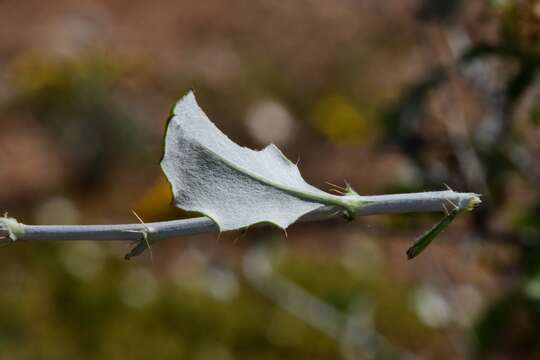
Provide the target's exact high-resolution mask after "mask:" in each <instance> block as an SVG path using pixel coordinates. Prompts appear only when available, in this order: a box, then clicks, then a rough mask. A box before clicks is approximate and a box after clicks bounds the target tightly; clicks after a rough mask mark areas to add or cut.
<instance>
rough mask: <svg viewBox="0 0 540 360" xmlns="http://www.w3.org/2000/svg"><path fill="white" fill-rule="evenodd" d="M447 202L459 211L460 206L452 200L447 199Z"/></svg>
mask: <svg viewBox="0 0 540 360" xmlns="http://www.w3.org/2000/svg"><path fill="white" fill-rule="evenodd" d="M446 201H448V202H449V203H450V205H452V206H453V207H454V209H458V208H459V206H457V205H456V203H454V202H453V201H452V200H450V199H446Z"/></svg>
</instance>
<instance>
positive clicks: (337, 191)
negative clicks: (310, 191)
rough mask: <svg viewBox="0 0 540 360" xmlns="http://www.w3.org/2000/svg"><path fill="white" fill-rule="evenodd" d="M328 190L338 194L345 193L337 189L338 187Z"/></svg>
mask: <svg viewBox="0 0 540 360" xmlns="http://www.w3.org/2000/svg"><path fill="white" fill-rule="evenodd" d="M328 191H332V192H335V193H336V194H339V195H345V193H344V192H343V191H341V190H338V189H330V190H328Z"/></svg>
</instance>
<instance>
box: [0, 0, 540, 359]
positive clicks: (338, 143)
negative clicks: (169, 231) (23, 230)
mask: <svg viewBox="0 0 540 360" xmlns="http://www.w3.org/2000/svg"><path fill="white" fill-rule="evenodd" d="M539 67H540V2H537V1H524V0H516V1H510V0H496V1H481V0H475V1H458V0H436V1H435V0H433V1H429V0H400V1H391V2H383V1H378V0H361V1H360V0H339V1H327V0H302V1H266V0H263V1H246V0H232V1H231V0H230V1H218V0H210V1H196V2H195V1H161V2H157V1H156V2H152V1H137V2H128V1H122V0H102V1H63V0H50V1H35V0H27V1H15V0H0V210H1V211H9V215H10V216H14V217H16V218H17V219H19V220H20V221H21V222H24V223H32V224H74V223H79V224H80V223H82V224H87V223H120V222H136V221H137V219H136V218H135V217H134V216H133V215H132V214H131V211H130V210H131V209H135V210H136V211H137V213H138V214H139V215H140V216H141V217H142V218H143V219H144V220H145V221H148V222H149V221H154V220H164V219H173V218H181V217H186V216H187V214H185V213H183V212H181V211H180V210H177V209H173V208H171V206H170V205H169V201H170V194H169V189H168V186H167V185H166V182H165V181H164V179H163V176H162V174H161V170H160V168H159V159H160V156H161V146H162V144H161V137H162V134H163V128H164V124H165V121H166V118H167V114H168V112H169V109H170V108H171V107H172V105H173V104H174V102H175V101H176V100H177V99H178V98H179V97H181V96H182V95H184V94H185V93H186V92H187V91H188V90H189V89H193V90H194V91H195V93H196V95H197V98H198V101H199V103H200V104H201V106H202V108H203V109H204V110H205V111H206V112H207V114H208V115H209V117H210V118H211V119H212V120H213V121H214V122H215V123H216V124H217V125H218V127H220V128H221V129H222V130H223V131H224V132H225V133H226V134H228V135H229V136H230V137H231V138H232V139H233V140H235V141H237V142H238V143H240V144H243V145H246V146H249V147H252V148H262V147H264V146H265V145H267V144H268V143H270V142H273V143H276V144H277V145H278V146H279V147H280V148H281V149H282V150H283V151H284V153H285V154H287V156H288V157H289V158H290V159H292V160H293V161H296V160H297V159H299V166H300V169H301V171H302V173H303V174H304V175H305V178H306V179H307V180H308V181H309V182H310V183H312V184H314V185H316V186H318V187H320V188H323V189H328V188H329V186H328V185H327V184H326V183H325V182H326V181H328V182H331V183H336V184H343V181H344V180H345V179H346V180H347V181H348V182H350V183H351V184H352V186H353V188H355V190H356V191H357V192H359V193H361V194H382V193H393V192H408V191H422V190H441V189H444V186H445V185H444V184H448V185H449V186H450V187H452V188H453V189H455V190H458V191H475V192H478V193H481V194H482V195H483V204H482V206H481V208H479V209H477V211H475V212H473V213H470V214H467V216H462V218H461V219H458V221H457V222H456V223H455V224H453V225H452V226H451V227H450V228H449V229H448V230H447V231H446V232H445V233H444V234H443V235H442V236H441V237H440V238H439V239H437V240H436V242H435V243H434V244H433V245H432V246H431V247H430V248H429V249H428V250H427V251H426V252H425V253H423V254H422V255H421V256H420V257H419V258H417V259H414V260H413V261H407V259H406V256H405V250H406V249H407V247H408V246H409V244H410V242H411V241H412V240H413V239H414V238H415V236H417V235H418V234H420V233H422V232H423V231H424V230H425V229H427V228H429V227H430V226H431V225H432V224H433V223H435V222H436V221H437V220H438V219H439V218H440V216H441V215H440V214H435V215H433V214H416V215H401V216H376V217H370V218H361V219H357V220H355V221H354V222H353V223H346V222H345V221H343V220H335V221H328V222H321V223H313V224H299V225H294V226H292V227H291V228H290V229H289V231H288V238H286V239H285V238H284V236H283V233H282V232H280V231H277V230H275V229H271V228H260V229H253V230H250V231H249V232H248V233H247V234H239V233H227V234H222V235H221V236H220V237H219V238H218V236H217V234H210V235H206V236H194V237H186V238H179V239H174V240H170V241H163V242H161V243H159V244H156V245H154V246H153V248H152V249H153V257H154V261H153V262H152V261H151V260H150V257H149V254H148V253H146V254H144V255H142V256H141V257H139V258H136V259H134V260H132V261H129V262H126V261H124V260H122V259H123V254H125V253H126V252H127V251H128V250H129V249H130V245H129V244H125V243H120V242H110V243H97V242H79V243H75V242H62V243H60V242H49V243H20V244H14V245H12V246H6V247H3V248H1V249H0V257H1V261H0V288H1V289H2V291H1V295H0V358H3V359H4V358H5V359H117V358H121V357H123V358H128V359H148V358H155V359H169V358H170V359H197V360H202V359H218V360H219V359H335V358H345V359H379V358H381V359H386V358H388V359H395V358H406V359H415V358H427V359H456V358H493V359H513V358H516V359H518V358H519V359H521V358H540V343H539V342H538V339H539V338H540V192H539V187H540V146H539V142H538V136H539V135H540V127H539V126H540V99H539V94H540V83H539V81H538V79H537V76H536V75H537V72H538V71H537V70H538V68H539Z"/></svg>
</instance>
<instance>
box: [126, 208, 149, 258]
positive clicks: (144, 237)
mask: <svg viewBox="0 0 540 360" xmlns="http://www.w3.org/2000/svg"><path fill="white" fill-rule="evenodd" d="M131 212H132V213H133V215H135V217H136V218H137V219H138V220H139V222H140V223H141V224H142V226H143V227H144V228H145V230H143V231H142V234H143V239H144V241H145V242H146V247H147V248H148V253H149V255H150V262H151V263H152V265H154V264H155V263H154V253H153V252H152V248H151V247H150V241H148V235H149V234H150V233H151V232H152V231H151V230H150V228H149V227H148V226H146V224H145V223H144V221H143V220H142V219H141V217H140V216H139V214H137V213H136V212H135V210H133V209H131ZM136 232H137V231H136ZM139 232H140V231H139ZM127 255H129V254H127ZM127 255H126V257H127ZM130 258H131V256H130V257H128V258H126V260H129V259H130Z"/></svg>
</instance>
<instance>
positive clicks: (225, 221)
mask: <svg viewBox="0 0 540 360" xmlns="http://www.w3.org/2000/svg"><path fill="white" fill-rule="evenodd" d="M171 116H172V117H171V119H170V121H169V124H168V126H167V132H166V135H165V151H164V155H163V159H162V161H161V167H162V168H163V171H164V173H165V175H166V176H167V178H168V180H169V182H170V184H171V187H172V192H173V199H174V204H175V206H177V207H179V208H182V209H184V210H189V211H196V212H200V213H203V214H205V215H207V216H208V217H210V218H211V219H213V220H214V221H215V222H216V223H217V224H218V226H219V228H220V230H222V231H226V230H234V229H240V228H244V227H247V226H250V225H252V224H257V223H263V222H268V223H273V224H275V225H277V226H279V227H281V228H283V229H284V228H286V227H287V226H289V225H290V224H292V223H294V222H295V221H296V220H297V219H298V218H299V217H301V216H302V215H304V214H306V213H309V212H311V211H314V210H316V209H318V208H320V207H322V206H324V205H336V206H341V207H344V208H348V207H350V206H351V205H350V204H349V203H348V202H347V201H345V198H350V197H351V196H336V195H332V194H328V193H326V192H324V191H321V190H319V189H317V188H315V187H313V186H311V185H309V184H308V183H306V181H305V180H304V179H303V178H302V176H301V175H300V172H299V170H298V167H297V166H296V165H295V164H294V163H292V162H291V161H289V159H287V158H286V157H285V156H284V155H283V153H282V152H281V151H280V150H279V149H278V148H277V147H276V146H275V145H273V144H272V145H269V146H268V147H266V148H265V149H263V150H260V151H255V150H251V149H248V148H246V147H241V146H239V145H237V144H236V143H234V142H233V141H231V140H230V139H229V138H228V137H227V136H226V135H225V134H223V133H222V132H221V131H220V130H219V129H218V128H217V127H216V126H215V125H214V124H213V123H212V122H211V121H210V120H209V119H208V117H207V116H206V114H205V113H204V112H203V111H202V110H201V108H200V107H199V105H198V104H197V102H196V100H195V96H194V95H193V93H192V92H190V93H188V94H187V95H186V96H184V97H183V98H182V99H181V100H180V101H179V102H178V103H177V104H176V106H175V107H174V109H173V112H172V115H171Z"/></svg>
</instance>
